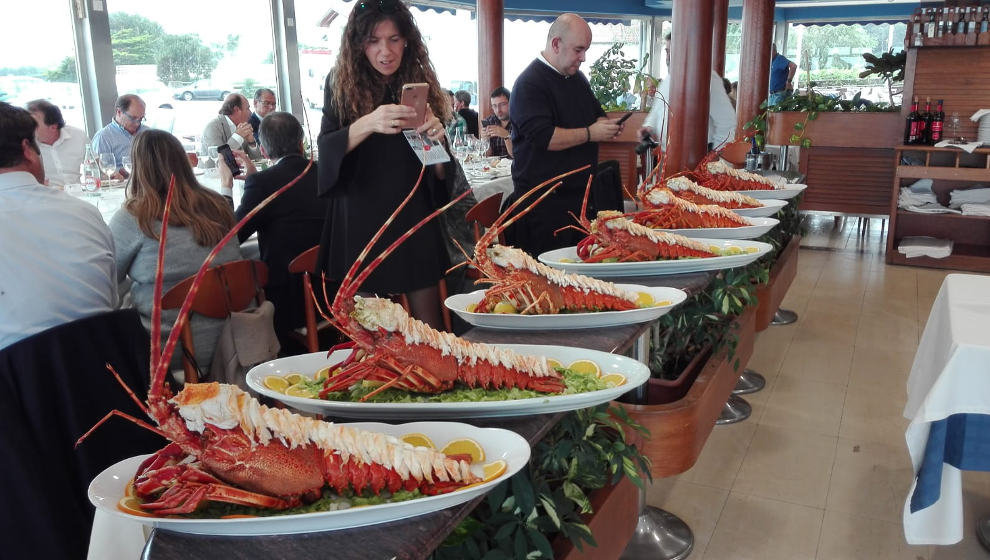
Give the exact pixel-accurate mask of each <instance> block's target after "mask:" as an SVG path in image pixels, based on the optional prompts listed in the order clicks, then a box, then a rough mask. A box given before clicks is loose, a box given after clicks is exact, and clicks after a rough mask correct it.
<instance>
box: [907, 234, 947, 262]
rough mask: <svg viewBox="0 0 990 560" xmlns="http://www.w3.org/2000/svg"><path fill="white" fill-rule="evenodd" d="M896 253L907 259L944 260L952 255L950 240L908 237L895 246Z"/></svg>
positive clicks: (921, 236)
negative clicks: (926, 258)
mask: <svg viewBox="0 0 990 560" xmlns="http://www.w3.org/2000/svg"><path fill="white" fill-rule="evenodd" d="M897 251H898V252H900V253H903V254H904V255H905V256H907V257H908V258H913V257H931V258H933V259H944V258H945V257H948V256H949V255H951V254H952V240H950V239H936V238H934V237H927V236H923V235H920V236H908V237H905V238H903V239H901V242H900V243H898V244H897Z"/></svg>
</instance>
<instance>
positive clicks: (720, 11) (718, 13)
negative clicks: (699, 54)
mask: <svg viewBox="0 0 990 560" xmlns="http://www.w3.org/2000/svg"><path fill="white" fill-rule="evenodd" d="M714 4H715V6H714V9H713V11H712V70H714V71H715V72H717V73H718V75H719V76H722V77H723V78H724V77H725V34H726V30H727V28H728V27H729V0H714Z"/></svg>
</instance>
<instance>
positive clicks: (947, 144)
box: [935, 140, 983, 154]
mask: <svg viewBox="0 0 990 560" xmlns="http://www.w3.org/2000/svg"><path fill="white" fill-rule="evenodd" d="M982 145H983V141H982V140H978V141H976V142H967V143H965V144H960V143H959V142H956V141H954V140H942V141H941V142H939V143H937V144H935V147H936V148H959V149H960V150H963V151H964V152H966V153H968V154H971V153H973V152H974V151H975V150H976V149H977V148H979V147H980V146H982Z"/></svg>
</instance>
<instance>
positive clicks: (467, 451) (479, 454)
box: [440, 438, 485, 463]
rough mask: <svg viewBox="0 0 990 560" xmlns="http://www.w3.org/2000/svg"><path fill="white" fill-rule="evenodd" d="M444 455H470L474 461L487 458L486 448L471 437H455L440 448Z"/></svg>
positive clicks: (477, 461)
mask: <svg viewBox="0 0 990 560" xmlns="http://www.w3.org/2000/svg"><path fill="white" fill-rule="evenodd" d="M440 452H441V453H443V454H444V455H470V456H471V462H472V463H479V462H481V461H484V460H485V450H484V449H482V448H481V444H479V443H478V442H476V441H474V440H473V439H469V438H461V439H455V440H453V441H451V442H450V443H448V444H447V445H445V446H444V448H443V449H441V450H440Z"/></svg>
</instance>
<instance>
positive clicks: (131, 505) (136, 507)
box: [117, 496, 158, 517]
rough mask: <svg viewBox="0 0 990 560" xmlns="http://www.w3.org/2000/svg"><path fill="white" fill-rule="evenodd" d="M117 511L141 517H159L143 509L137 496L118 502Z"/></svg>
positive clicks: (127, 497) (124, 498)
mask: <svg viewBox="0 0 990 560" xmlns="http://www.w3.org/2000/svg"><path fill="white" fill-rule="evenodd" d="M117 509H119V510H120V511H122V512H124V513H127V514H130V515H137V516H139V517H158V516H157V515H155V514H153V513H148V512H146V511H144V510H143V509H141V500H139V499H137V497H135V496H124V497H123V498H121V499H120V501H119V502H117Z"/></svg>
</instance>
